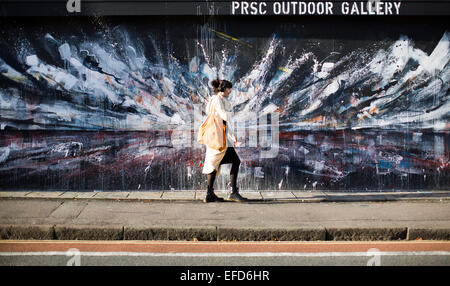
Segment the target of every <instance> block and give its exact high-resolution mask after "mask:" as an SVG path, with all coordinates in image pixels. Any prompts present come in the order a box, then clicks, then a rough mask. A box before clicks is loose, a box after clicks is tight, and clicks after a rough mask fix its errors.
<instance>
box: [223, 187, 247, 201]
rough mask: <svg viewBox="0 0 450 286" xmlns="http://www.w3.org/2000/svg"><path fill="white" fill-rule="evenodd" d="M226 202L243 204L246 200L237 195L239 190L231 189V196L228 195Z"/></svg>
mask: <svg viewBox="0 0 450 286" xmlns="http://www.w3.org/2000/svg"><path fill="white" fill-rule="evenodd" d="M227 201H232V202H238V203H244V202H247V201H248V199H247V198H244V197H243V196H241V195H240V194H239V188H236V189H233V190H232V192H231V194H230V195H228V198H227Z"/></svg>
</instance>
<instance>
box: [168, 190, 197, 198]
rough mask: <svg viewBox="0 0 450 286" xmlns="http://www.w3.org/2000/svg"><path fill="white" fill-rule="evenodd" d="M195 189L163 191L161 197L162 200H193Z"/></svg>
mask: <svg viewBox="0 0 450 286" xmlns="http://www.w3.org/2000/svg"><path fill="white" fill-rule="evenodd" d="M195 193H196V192H195V191H168V192H163V193H162V196H161V199H163V200H194V199H195Z"/></svg>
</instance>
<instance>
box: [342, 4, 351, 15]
mask: <svg viewBox="0 0 450 286" xmlns="http://www.w3.org/2000/svg"><path fill="white" fill-rule="evenodd" d="M341 11H342V14H344V15H347V14H348V12H349V9H348V2H342V4H341Z"/></svg>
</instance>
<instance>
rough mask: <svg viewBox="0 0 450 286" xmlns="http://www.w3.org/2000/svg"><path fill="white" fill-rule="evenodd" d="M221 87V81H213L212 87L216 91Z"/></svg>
mask: <svg viewBox="0 0 450 286" xmlns="http://www.w3.org/2000/svg"><path fill="white" fill-rule="evenodd" d="M219 85H220V80H219V79H215V80H213V81H212V82H211V86H212V87H213V88H214V89H216V88H219Z"/></svg>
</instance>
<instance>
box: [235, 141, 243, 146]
mask: <svg viewBox="0 0 450 286" xmlns="http://www.w3.org/2000/svg"><path fill="white" fill-rule="evenodd" d="M241 145H242V142H239V141H234V146H235V147H241Z"/></svg>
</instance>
